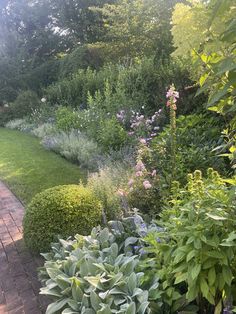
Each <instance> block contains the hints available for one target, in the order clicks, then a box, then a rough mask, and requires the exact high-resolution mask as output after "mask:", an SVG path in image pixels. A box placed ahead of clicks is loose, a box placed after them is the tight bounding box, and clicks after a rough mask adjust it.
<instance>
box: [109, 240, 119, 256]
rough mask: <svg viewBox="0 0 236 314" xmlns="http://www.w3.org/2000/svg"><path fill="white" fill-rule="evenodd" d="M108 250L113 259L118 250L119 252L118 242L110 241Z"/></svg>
mask: <svg viewBox="0 0 236 314" xmlns="http://www.w3.org/2000/svg"><path fill="white" fill-rule="evenodd" d="M110 251H111V257H112V258H114V259H115V258H116V257H117V255H118V252H119V247H118V244H117V243H112V245H111V248H110Z"/></svg>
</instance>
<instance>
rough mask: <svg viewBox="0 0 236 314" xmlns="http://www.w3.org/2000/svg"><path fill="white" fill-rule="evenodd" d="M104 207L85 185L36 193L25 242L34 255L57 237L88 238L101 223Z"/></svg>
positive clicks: (25, 222) (26, 218)
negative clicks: (77, 236) (77, 234)
mask: <svg viewBox="0 0 236 314" xmlns="http://www.w3.org/2000/svg"><path fill="white" fill-rule="evenodd" d="M101 215H102V205H101V203H100V202H99V200H98V199H97V198H96V197H95V196H94V194H93V192H92V191H91V190H90V189H88V188H86V187H84V186H82V185H61V186H57V187H54V188H50V189H47V190H45V191H43V192H41V193H39V194H37V195H36V196H35V197H34V198H33V200H32V201H31V203H30V204H29V206H28V208H27V210H26V213H25V216H24V220H23V228H24V240H25V243H26V245H27V247H28V248H29V249H30V250H31V251H33V252H36V253H38V252H44V251H48V249H49V248H50V244H51V242H52V241H53V240H54V239H55V237H56V236H57V235H60V236H61V237H62V238H66V237H68V236H71V235H72V236H73V235H75V234H76V233H79V234H82V235H87V234H89V233H90V232H91V230H92V228H93V227H94V226H96V225H98V224H99V223H100V222H101Z"/></svg>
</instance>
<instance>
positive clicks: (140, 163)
mask: <svg viewBox="0 0 236 314" xmlns="http://www.w3.org/2000/svg"><path fill="white" fill-rule="evenodd" d="M135 170H136V171H143V170H145V166H144V164H143V162H142V161H141V160H139V161H138V162H137V164H136V166H135Z"/></svg>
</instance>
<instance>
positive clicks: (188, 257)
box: [186, 250, 196, 263]
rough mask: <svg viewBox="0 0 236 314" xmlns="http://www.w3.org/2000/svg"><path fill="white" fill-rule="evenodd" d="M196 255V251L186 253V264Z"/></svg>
mask: <svg viewBox="0 0 236 314" xmlns="http://www.w3.org/2000/svg"><path fill="white" fill-rule="evenodd" d="M195 255H196V251H195V250H192V251H190V252H189V253H188V255H187V258H186V261H187V263H188V262H189V261H190V260H191V259H192V258H193V257H194V256H195Z"/></svg>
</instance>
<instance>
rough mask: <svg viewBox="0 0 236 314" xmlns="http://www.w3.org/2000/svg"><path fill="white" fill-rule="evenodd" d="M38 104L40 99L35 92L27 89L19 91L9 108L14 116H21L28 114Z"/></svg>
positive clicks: (37, 106) (36, 107)
mask: <svg viewBox="0 0 236 314" xmlns="http://www.w3.org/2000/svg"><path fill="white" fill-rule="evenodd" d="M39 106H40V100H39V98H38V96H37V94H36V93H35V92H32V91H30V90H29V91H24V92H21V93H20V94H19V95H18V97H17V98H16V100H15V101H14V103H13V104H12V105H11V107H10V108H11V110H12V112H13V114H14V118H23V117H25V116H28V115H30V114H31V113H32V112H33V111H34V110H35V109H38V108H39Z"/></svg>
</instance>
